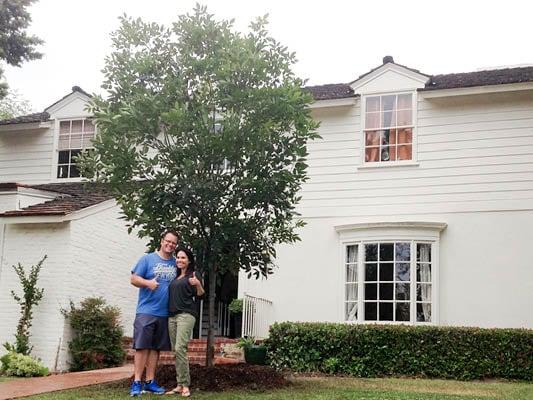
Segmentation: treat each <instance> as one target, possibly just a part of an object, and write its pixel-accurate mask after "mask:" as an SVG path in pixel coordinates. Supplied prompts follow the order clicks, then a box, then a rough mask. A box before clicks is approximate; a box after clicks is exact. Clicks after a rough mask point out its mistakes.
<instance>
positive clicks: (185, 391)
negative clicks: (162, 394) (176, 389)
mask: <svg viewBox="0 0 533 400" xmlns="http://www.w3.org/2000/svg"><path fill="white" fill-rule="evenodd" d="M190 395H191V391H190V390H189V388H188V387H184V388H183V389H182V390H181V397H189V396H190Z"/></svg>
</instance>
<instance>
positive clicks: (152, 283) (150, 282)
mask: <svg viewBox="0 0 533 400" xmlns="http://www.w3.org/2000/svg"><path fill="white" fill-rule="evenodd" d="M146 287H147V288H148V289H150V290H151V291H152V292H153V291H154V290H156V289H157V288H158V287H159V282H158V281H157V279H155V278H154V279H150V280H147V281H146Z"/></svg>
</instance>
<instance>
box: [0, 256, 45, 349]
mask: <svg viewBox="0 0 533 400" xmlns="http://www.w3.org/2000/svg"><path fill="white" fill-rule="evenodd" d="M46 258H47V256H46V255H45V256H44V257H43V258H42V259H41V261H39V262H38V263H37V264H36V265H32V266H31V268H30V272H29V274H28V275H26V272H25V270H24V267H23V266H22V265H21V264H20V263H18V265H16V266H15V265H13V266H12V267H13V269H14V270H15V273H16V274H17V277H18V278H19V281H20V284H21V286H22V292H23V295H22V297H21V296H19V295H17V294H16V293H15V291H13V290H12V291H11V296H12V297H13V299H15V301H16V302H17V303H18V304H19V305H20V319H19V322H18V324H17V333H16V334H15V344H11V343H8V342H6V343H4V347H5V348H6V350H7V351H8V352H14V353H20V354H24V355H29V354H30V352H31V349H32V347H31V346H30V328H31V325H32V319H33V307H35V306H37V305H38V304H39V302H40V301H41V299H42V298H43V292H44V289H42V288H41V289H40V288H38V287H37V280H38V279H39V273H40V272H41V267H42V265H43V262H44V260H46Z"/></svg>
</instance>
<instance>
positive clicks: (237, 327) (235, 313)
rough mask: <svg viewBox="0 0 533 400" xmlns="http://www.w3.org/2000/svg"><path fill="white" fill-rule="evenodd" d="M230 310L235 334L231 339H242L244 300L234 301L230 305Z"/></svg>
mask: <svg viewBox="0 0 533 400" xmlns="http://www.w3.org/2000/svg"><path fill="white" fill-rule="evenodd" d="M228 310H229V312H230V314H231V317H232V328H233V334H232V335H231V337H235V338H238V337H241V335H242V299H233V300H232V301H231V303H229V306H228Z"/></svg>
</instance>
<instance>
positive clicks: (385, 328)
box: [265, 322, 533, 380]
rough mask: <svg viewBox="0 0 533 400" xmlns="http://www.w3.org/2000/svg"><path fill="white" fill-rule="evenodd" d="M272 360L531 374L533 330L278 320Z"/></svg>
mask: <svg viewBox="0 0 533 400" xmlns="http://www.w3.org/2000/svg"><path fill="white" fill-rule="evenodd" d="M265 344H266V345H267V348H268V357H269V362H270V364H271V365H272V366H273V367H275V368H288V369H291V370H294V371H299V372H316V371H320V372H326V373H333V374H335V373H339V374H348V375H353V376H359V377H376V376H416V377H432V378H444V379H461V380H469V379H482V378H507V379H523V380H533V331H532V330H526V329H481V328H460V327H435V326H406V325H353V324H333V323H293V322H283V323H276V324H274V325H272V327H271V328H270V336H269V338H268V339H267V340H266V341H265Z"/></svg>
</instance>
